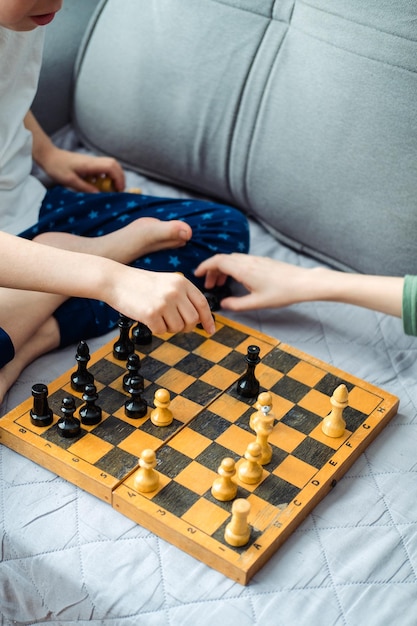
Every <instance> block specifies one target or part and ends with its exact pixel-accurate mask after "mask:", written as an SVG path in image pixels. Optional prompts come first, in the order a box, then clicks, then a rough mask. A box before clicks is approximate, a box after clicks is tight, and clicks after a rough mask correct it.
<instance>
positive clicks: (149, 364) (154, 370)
mask: <svg viewBox="0 0 417 626" xmlns="http://www.w3.org/2000/svg"><path fill="white" fill-rule="evenodd" d="M169 369H170V366H169V365H166V364H165V363H162V361H158V360H157V359H154V358H153V357H151V356H147V357H145V358H144V359H143V361H142V368H141V374H142V376H143V377H144V378H146V380H150V381H152V382H153V381H155V380H157V379H158V378H159V377H160V376H163V375H164V374H165V373H166V372H167V371H168V370H169Z"/></svg>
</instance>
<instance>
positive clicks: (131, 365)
mask: <svg viewBox="0 0 417 626" xmlns="http://www.w3.org/2000/svg"><path fill="white" fill-rule="evenodd" d="M141 366H142V364H141V362H140V357H139V355H138V354H136V352H134V353H133V354H129V356H128V358H127V364H126V368H127V373H126V374H125V375H124V376H123V389H124V390H125V391H127V392H128V393H129V389H130V380H131V378H133V377H134V376H136V377H137V378H139V379H140V381H141V385H142V386H141V391H143V389H144V380H143V376H142V375H141V374H139V370H140V368H141Z"/></svg>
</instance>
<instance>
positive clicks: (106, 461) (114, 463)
mask: <svg viewBox="0 0 417 626" xmlns="http://www.w3.org/2000/svg"><path fill="white" fill-rule="evenodd" d="M94 465H95V467H97V468H98V469H100V470H102V471H103V472H105V473H106V474H109V475H110V476H114V477H115V478H118V479H121V478H124V477H125V476H126V475H127V474H128V473H129V472H131V471H132V470H133V469H134V468H135V467H136V466H137V465H138V457H137V456H133V454H130V453H129V452H126V451H125V450H122V449H121V448H112V450H110V451H109V452H107V454H105V455H104V456H102V457H101V459H99V460H98V461H97V463H95V464H94Z"/></svg>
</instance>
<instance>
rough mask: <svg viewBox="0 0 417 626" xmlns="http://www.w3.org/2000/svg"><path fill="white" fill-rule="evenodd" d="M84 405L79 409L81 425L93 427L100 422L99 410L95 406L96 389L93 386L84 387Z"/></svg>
mask: <svg viewBox="0 0 417 626" xmlns="http://www.w3.org/2000/svg"><path fill="white" fill-rule="evenodd" d="M83 400H84V402H85V404H84V405H83V406H82V407H81V408H80V412H79V414H80V419H81V423H82V424H85V425H86V426H93V425H94V424H98V423H99V422H100V421H101V415H102V413H101V408H100V407H99V406H97V404H96V402H97V400H98V394H97V388H96V386H95V385H86V386H85V390H84V393H83Z"/></svg>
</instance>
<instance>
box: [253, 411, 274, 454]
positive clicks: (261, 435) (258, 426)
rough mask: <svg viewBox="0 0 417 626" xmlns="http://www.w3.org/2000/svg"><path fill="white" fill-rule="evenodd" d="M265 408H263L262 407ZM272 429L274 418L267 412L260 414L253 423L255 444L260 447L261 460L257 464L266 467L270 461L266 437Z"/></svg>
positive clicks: (270, 449) (269, 447)
mask: <svg viewBox="0 0 417 626" xmlns="http://www.w3.org/2000/svg"><path fill="white" fill-rule="evenodd" d="M263 408H265V407H263ZM273 428H274V416H273V415H271V413H268V412H265V413H264V412H262V414H261V415H259V417H258V418H257V420H256V421H255V432H256V442H257V443H259V445H260V446H261V458H260V461H259V463H260V464H261V465H267V464H268V463H269V462H270V461H271V459H272V448H271V445H270V444H269V443H268V437H269V435H270V434H271V433H272V430H273Z"/></svg>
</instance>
